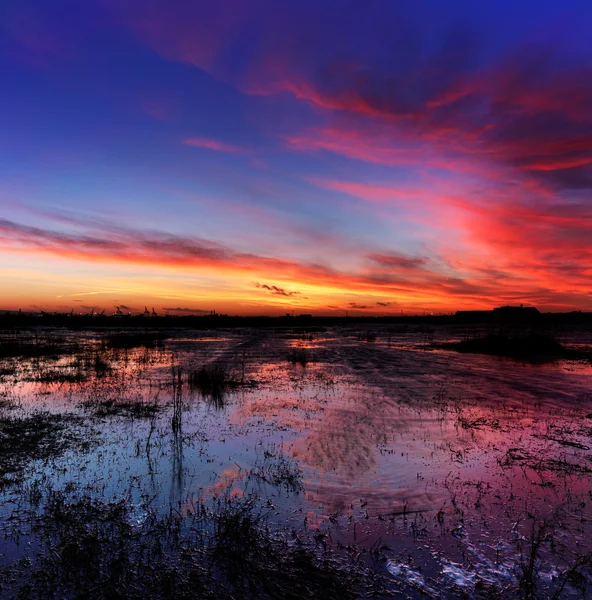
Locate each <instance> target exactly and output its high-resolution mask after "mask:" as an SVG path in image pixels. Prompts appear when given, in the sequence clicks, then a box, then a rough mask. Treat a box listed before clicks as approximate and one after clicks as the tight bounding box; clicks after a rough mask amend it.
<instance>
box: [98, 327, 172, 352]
mask: <svg viewBox="0 0 592 600" xmlns="http://www.w3.org/2000/svg"><path fill="white" fill-rule="evenodd" d="M165 337H166V336H165V335H164V334H163V333H162V332H160V331H142V332H139V333H121V332H117V333H111V334H109V335H107V336H105V337H104V338H103V342H104V343H105V345H106V346H108V347H109V348H114V349H118V350H132V349H133V348H159V347H161V346H162V345H163V342H164V340H165Z"/></svg>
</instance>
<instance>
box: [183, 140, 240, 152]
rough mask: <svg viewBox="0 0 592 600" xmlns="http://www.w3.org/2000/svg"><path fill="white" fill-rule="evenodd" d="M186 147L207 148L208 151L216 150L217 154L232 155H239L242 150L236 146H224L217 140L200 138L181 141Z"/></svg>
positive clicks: (224, 144)
mask: <svg viewBox="0 0 592 600" xmlns="http://www.w3.org/2000/svg"><path fill="white" fill-rule="evenodd" d="M183 143H184V144H185V145H186V146H193V147H194V148H207V149H208V150H216V151H217V152H229V153H232V154H235V153H241V152H243V150H241V148H238V147H237V146H232V145H231V144H226V143H224V142H220V141H218V140H213V139H209V138H202V137H190V138H186V139H184V140H183Z"/></svg>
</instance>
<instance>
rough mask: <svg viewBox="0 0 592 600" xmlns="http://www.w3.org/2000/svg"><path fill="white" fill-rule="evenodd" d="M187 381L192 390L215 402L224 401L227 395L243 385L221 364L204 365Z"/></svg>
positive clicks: (190, 375) (191, 374) (189, 376)
mask: <svg viewBox="0 0 592 600" xmlns="http://www.w3.org/2000/svg"><path fill="white" fill-rule="evenodd" d="M187 380H188V383H189V386H190V387H191V388H192V389H194V390H197V391H199V392H200V393H201V394H202V395H203V396H206V397H209V398H212V399H214V400H222V399H223V398H224V395H225V394H226V393H228V392H229V391H230V390H232V389H235V388H237V387H238V386H240V385H241V382H240V380H238V379H237V378H236V377H235V376H234V375H233V374H232V373H231V372H230V371H229V370H228V369H226V368H225V367H224V366H223V365H220V364H214V365H204V366H203V367H201V368H199V369H198V370H197V371H193V372H192V373H189V375H188V378H187Z"/></svg>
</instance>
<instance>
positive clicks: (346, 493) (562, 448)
mask: <svg viewBox="0 0 592 600" xmlns="http://www.w3.org/2000/svg"><path fill="white" fill-rule="evenodd" d="M169 333H170V338H169V339H168V340H167V341H166V343H165V344H164V346H162V347H156V348H152V349H147V348H134V349H128V350H121V349H110V348H108V347H105V345H104V344H102V343H101V341H100V336H93V335H86V334H85V335H84V336H80V338H79V339H77V341H78V342H79V343H80V344H81V346H82V348H83V349H81V350H80V352H79V354H84V353H86V354H87V355H89V356H90V355H93V353H94V354H97V353H100V355H101V356H102V357H104V359H105V361H106V362H107V363H108V364H109V365H110V370H109V372H108V373H106V374H102V375H101V376H98V375H97V374H96V373H91V375H90V376H89V377H87V378H85V379H84V380H82V381H74V382H72V381H53V382H47V381H45V379H47V378H45V379H44V381H42V382H40V381H38V380H39V374H40V373H46V372H48V371H51V372H53V373H56V372H57V373H66V372H67V373H69V372H71V371H72V370H73V369H74V367H73V366H72V365H73V364H74V362H75V361H76V360H77V355H76V354H74V355H70V356H62V357H61V358H59V359H58V360H53V359H52V360H46V359H41V360H38V359H27V360H22V359H19V360H18V361H16V362H11V361H10V360H7V361H5V363H6V364H7V365H8V366H9V367H10V368H13V369H14V370H13V372H12V373H10V374H4V375H3V377H2V382H1V384H0V398H5V400H6V404H10V407H8V408H6V407H5V408H4V409H3V410H4V411H5V412H6V413H7V414H8V413H10V414H17V415H21V416H22V415H27V414H31V413H34V412H36V411H40V410H43V411H49V412H50V413H52V414H60V415H67V416H68V417H67V418H66V417H65V418H64V422H65V423H66V422H69V420H71V419H74V418H75V419H76V421H73V422H72V424H71V427H72V428H73V429H74V430H77V431H79V432H80V435H81V436H82V437H84V438H85V439H86V440H87V441H88V444H87V445H85V446H84V447H81V446H80V444H73V445H72V447H71V448H69V449H66V450H65V451H64V452H62V453H59V454H58V455H57V456H55V457H52V458H51V459H50V460H48V459H44V460H38V461H32V462H30V463H29V464H27V466H26V469H27V477H26V480H25V482H26V483H25V486H24V487H23V486H22V485H21V486H12V487H11V486H8V487H6V488H5V489H4V491H3V492H2V494H1V496H0V503H1V505H0V511H1V512H0V518H1V519H2V531H4V533H5V534H7V532H10V531H12V529H11V528H13V527H14V526H13V523H12V522H11V519H10V516H11V515H14V514H15V511H17V512H18V509H19V507H21V506H22V504H23V502H24V501H25V500H23V498H24V497H25V492H26V490H27V489H29V490H30V488H31V486H33V487H34V486H35V485H36V482H39V485H41V483H43V485H48V484H50V485H51V487H52V488H53V489H54V490H66V491H67V490H80V489H84V490H87V491H88V492H89V493H91V494H94V495H95V496H96V497H99V498H102V499H105V500H118V499H121V498H125V499H126V501H127V502H128V503H129V505H130V506H131V507H132V510H131V511H130V517H129V518H130V524H131V525H132V526H141V525H142V523H143V522H144V521H145V519H146V518H147V508H146V507H147V506H149V507H150V510H155V511H157V512H160V513H162V514H165V513H167V511H170V510H171V507H173V508H174V509H175V511H177V512H178V513H179V514H181V515H185V514H188V513H190V512H191V510H192V506H193V504H194V503H195V502H196V501H198V500H200V499H207V498H211V497H213V496H216V495H220V494H223V493H226V494H230V496H233V497H242V496H245V495H249V494H255V495H257V497H258V498H259V499H260V502H261V505H262V506H265V505H267V506H272V507H273V510H272V511H271V521H272V523H273V524H274V525H275V526H276V527H277V528H278V530H280V529H281V530H282V531H285V530H289V529H297V530H303V531H309V532H317V531H318V532H319V533H328V534H330V538H328V539H330V544H333V545H339V544H343V545H348V544H352V545H353V544H356V545H359V546H360V547H364V548H366V549H373V548H378V547H381V548H382V550H381V552H382V553H383V554H384V556H385V558H386V560H385V561H384V562H383V564H382V567H381V569H382V570H383V572H384V574H385V575H386V576H387V577H388V578H389V580H390V581H391V583H392V591H393V593H395V594H401V597H405V595H407V596H409V595H410V596H412V597H415V596H417V597H421V595H422V594H428V595H432V596H436V595H439V596H440V597H450V598H453V597H457V596H458V595H459V594H464V595H465V596H469V597H470V596H472V595H473V596H475V597H478V596H479V594H482V593H484V592H483V590H486V591H487V590H495V593H498V594H502V595H504V594H506V593H507V594H510V591H509V590H515V589H518V585H519V581H520V578H521V576H522V573H523V566H524V564H525V561H526V560H527V557H528V553H529V548H531V547H532V544H533V540H534V539H535V536H536V535H538V532H539V531H540V532H542V533H541V535H540V536H539V537H542V538H543V539H542V541H541V543H540V545H539V547H538V550H537V561H536V575H537V582H538V583H537V586H538V587H537V593H538V594H539V595H540V597H545V594H547V595H549V596H551V595H552V594H553V593H554V592H555V591H557V590H558V589H559V586H560V585H561V584H562V582H563V579H562V573H564V572H565V571H566V569H568V568H569V567H570V566H572V565H573V564H574V561H576V560H577V557H578V556H582V555H585V554H586V553H588V552H591V551H592V548H591V547H590V546H591V545H592V525H591V522H592V521H591V519H592V478H591V475H592V369H591V368H590V365H589V364H588V363H586V362H567V361H561V362H556V363H552V364H546V365H533V364H525V363H519V362H515V361H511V360H507V359H500V358H496V357H490V356H478V355H468V354H456V353H453V352H447V351H430V350H426V349H425V333H424V332H422V331H418V330H416V331H414V330H413V329H412V328H408V329H407V330H405V331H399V332H397V331H396V330H391V331H390V332H386V331H382V330H380V329H376V331H375V332H374V334H375V335H376V340H375V341H364V340H361V339H359V338H360V337H362V336H361V335H360V332H357V331H355V330H352V329H346V328H335V329H332V330H329V331H326V332H322V333H314V334H312V336H309V335H308V334H307V335H306V336H301V335H299V334H291V333H290V332H286V331H267V332H265V331H248V330H245V331H230V332H224V333H223V334H221V333H216V332H212V333H208V334H207V335H205V336H204V335H203V333H199V334H197V333H196V334H195V335H192V334H191V332H186V331H185V332H183V333H182V334H179V333H175V332H169ZM436 333H437V335H440V337H442V338H444V337H446V338H447V339H454V336H455V335H458V332H456V333H455V332H444V331H442V332H436ZM75 337H76V336H75ZM369 339H373V338H369ZM575 339H576V340H577V336H576V338H575ZM574 343H576V342H574ZM293 348H299V349H305V352H306V354H307V357H308V358H309V359H310V362H308V364H307V365H306V366H302V365H300V364H292V363H291V362H289V361H288V360H287V358H288V356H290V351H291V349H293ZM214 363H216V364H220V365H223V366H224V368H226V369H228V370H230V371H232V372H233V373H234V374H235V375H236V377H237V378H238V379H240V380H241V381H243V382H248V385H242V386H238V387H236V388H234V389H232V391H230V392H229V393H227V394H225V395H224V396H223V397H222V398H216V399H215V401H212V399H211V398H208V397H203V396H202V395H201V394H200V393H199V392H198V391H196V390H191V389H190V387H189V386H188V385H185V384H184V385H182V386H181V389H180V392H179V390H177V392H175V390H174V388H173V385H172V372H173V371H172V370H173V368H175V369H181V370H182V373H188V372H191V371H192V370H194V369H196V368H198V367H200V366H201V365H204V364H214ZM8 371H10V369H8ZM36 379H37V381H36ZM175 393H180V394H181V401H182V420H181V422H182V425H181V430H180V431H178V432H176V433H175V432H173V430H172V428H171V418H172V406H171V405H172V402H173V397H174V395H175ZM106 399H111V400H112V401H113V404H114V405H119V404H121V403H126V402H127V403H129V404H130V406H132V405H133V406H134V407H136V408H137V406H138V403H145V404H150V405H152V404H154V405H156V406H157V407H158V408H159V410H158V412H157V413H156V414H154V415H150V416H145V415H140V416H138V414H133V413H127V414H125V413H124V414H117V413H115V414H111V413H110V412H109V411H108V410H105V408H104V407H105V400H106ZM97 406H102V407H103V409H102V411H100V410H97ZM130 410H131V409H130ZM31 540H34V535H33V534H32V533H31V532H29V531H28V530H27V529H26V528H24V529H23V530H22V531H21V535H20V536H18V537H15V536H14V535H9V536H8V538H7V542H6V544H5V548H4V550H3V554H4V560H5V562H7V563H9V562H10V561H11V560H14V559H15V558H19V557H22V556H26V555H27V552H28V544H30V543H31ZM588 576H589V573H588V575H586V574H585V570H584V582H585V581H586V577H588ZM576 588H577V586H575V585H572V584H571V582H570V583H568V584H567V585H565V586H564V587H563V589H562V591H561V596H560V597H565V598H569V597H572V596H573V597H582V594H584V596H585V597H586V594H588V595H589V596H590V594H592V589H591V587H590V584H589V583H588V588H587V589H588V591H587V592H585V591H584V592H581V591H579V590H578V589H576ZM488 593H489V592H488ZM491 594H493V591H491ZM479 597H481V596H479ZM591 597H592V596H591Z"/></svg>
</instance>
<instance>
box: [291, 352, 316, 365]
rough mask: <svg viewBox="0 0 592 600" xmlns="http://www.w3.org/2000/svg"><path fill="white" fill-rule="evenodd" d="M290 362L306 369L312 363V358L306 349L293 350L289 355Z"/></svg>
mask: <svg viewBox="0 0 592 600" xmlns="http://www.w3.org/2000/svg"><path fill="white" fill-rule="evenodd" d="M288 361H289V362H291V363H292V364H293V365H300V366H301V367H306V365H308V363H310V362H312V357H311V355H310V353H309V351H308V350H307V349H306V348H292V349H291V350H290V353H289V354H288Z"/></svg>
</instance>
